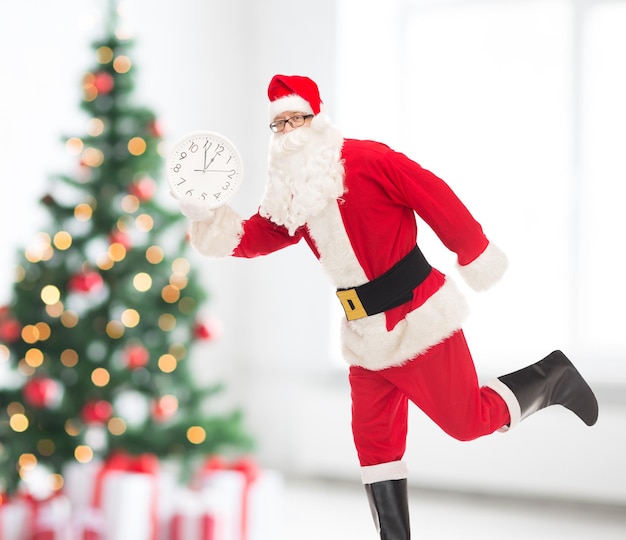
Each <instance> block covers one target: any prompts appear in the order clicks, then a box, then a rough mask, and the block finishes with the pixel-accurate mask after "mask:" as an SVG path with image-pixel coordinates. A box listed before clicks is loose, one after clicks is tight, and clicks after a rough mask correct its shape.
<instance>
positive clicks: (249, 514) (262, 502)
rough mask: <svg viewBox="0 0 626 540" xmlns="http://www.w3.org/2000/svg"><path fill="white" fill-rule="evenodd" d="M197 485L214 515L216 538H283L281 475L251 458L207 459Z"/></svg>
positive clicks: (265, 539)
mask: <svg viewBox="0 0 626 540" xmlns="http://www.w3.org/2000/svg"><path fill="white" fill-rule="evenodd" d="M197 488H198V490H199V491H200V493H201V494H202V497H203V500H204V503H205V504H206V505H208V506H209V507H210V508H212V510H213V512H214V515H215V530H216V539H217V540H270V539H271V540H274V539H276V538H279V537H280V524H281V522H282V519H281V518H282V516H281V507H282V496H283V484H282V477H281V476H280V475H279V474H278V473H277V472H275V471H268V470H262V469H259V468H258V467H257V466H256V464H255V463H254V462H252V461H250V460H247V459H244V460H240V461H237V462H234V463H232V464H228V463H226V462H225V461H224V460H222V459H220V458H215V457H213V458H210V459H208V460H207V461H206V462H205V464H204V466H203V467H202V468H201V470H200V472H199V476H198V482H197Z"/></svg>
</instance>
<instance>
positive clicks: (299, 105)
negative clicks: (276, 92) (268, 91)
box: [269, 94, 313, 122]
mask: <svg viewBox="0 0 626 540" xmlns="http://www.w3.org/2000/svg"><path fill="white" fill-rule="evenodd" d="M286 111H294V112H303V113H308V114H313V109H312V108H311V105H310V104H309V102H308V101H307V100H306V99H303V98H301V97H300V96H298V95H297V94H292V95H290V96H285V97H282V98H280V99H277V100H276V101H272V102H270V107H269V114H270V122H271V121H273V120H274V118H276V117H277V116H278V115H279V114H281V113H284V112H286Z"/></svg>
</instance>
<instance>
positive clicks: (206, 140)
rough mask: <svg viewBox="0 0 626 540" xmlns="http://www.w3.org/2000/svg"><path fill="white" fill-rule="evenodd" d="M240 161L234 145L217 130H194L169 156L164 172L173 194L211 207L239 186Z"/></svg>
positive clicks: (220, 202) (241, 168) (231, 193)
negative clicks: (165, 171) (215, 131)
mask: <svg viewBox="0 0 626 540" xmlns="http://www.w3.org/2000/svg"><path fill="white" fill-rule="evenodd" d="M242 171H243V166H242V161H241V157H240V156H239V152H238V151H237V148H236V147H235V146H234V145H233V144H232V143H231V142H230V141H229V140H228V139H226V138H225V137H223V136H222V135H219V134H217V133H213V132H209V131H203V132H194V133H191V134H188V135H187V136H185V137H184V138H183V139H182V140H181V141H179V142H178V143H177V144H176V145H175V147H174V150H173V151H172V153H171V154H170V156H169V159H168V164H167V176H168V181H169V183H170V188H171V189H172V191H173V193H174V196H176V197H177V198H178V199H183V198H186V197H188V198H190V199H192V200H194V201H197V202H200V203H203V204H206V205H208V206H210V207H217V206H221V205H222V204H224V203H226V201H227V200H228V199H230V198H231V197H232V195H233V194H234V193H235V191H236V190H237V189H238V188H239V185H240V184H241V178H242Z"/></svg>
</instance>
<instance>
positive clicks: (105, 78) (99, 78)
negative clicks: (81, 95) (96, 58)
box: [93, 71, 115, 94]
mask: <svg viewBox="0 0 626 540" xmlns="http://www.w3.org/2000/svg"><path fill="white" fill-rule="evenodd" d="M93 85H94V86H95V87H96V90H97V91H98V93H99V94H108V93H109V92H110V91H111V90H113V87H114V86H115V79H113V75H111V74H110V73H107V72H106V71H101V72H99V73H96V74H95V75H94V80H93Z"/></svg>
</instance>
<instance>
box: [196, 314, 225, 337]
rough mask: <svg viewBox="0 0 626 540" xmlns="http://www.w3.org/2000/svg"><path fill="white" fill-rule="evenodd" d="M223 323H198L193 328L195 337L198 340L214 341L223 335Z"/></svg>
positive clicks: (209, 320) (215, 321)
mask: <svg viewBox="0 0 626 540" xmlns="http://www.w3.org/2000/svg"><path fill="white" fill-rule="evenodd" d="M222 330H223V328H222V323H221V321H219V320H217V319H208V320H206V321H204V322H197V323H196V325H195V326H194V328H193V335H194V337H195V338H196V339H202V340H206V341H213V340H215V339H218V338H219V337H220V336H221V335H222Z"/></svg>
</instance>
